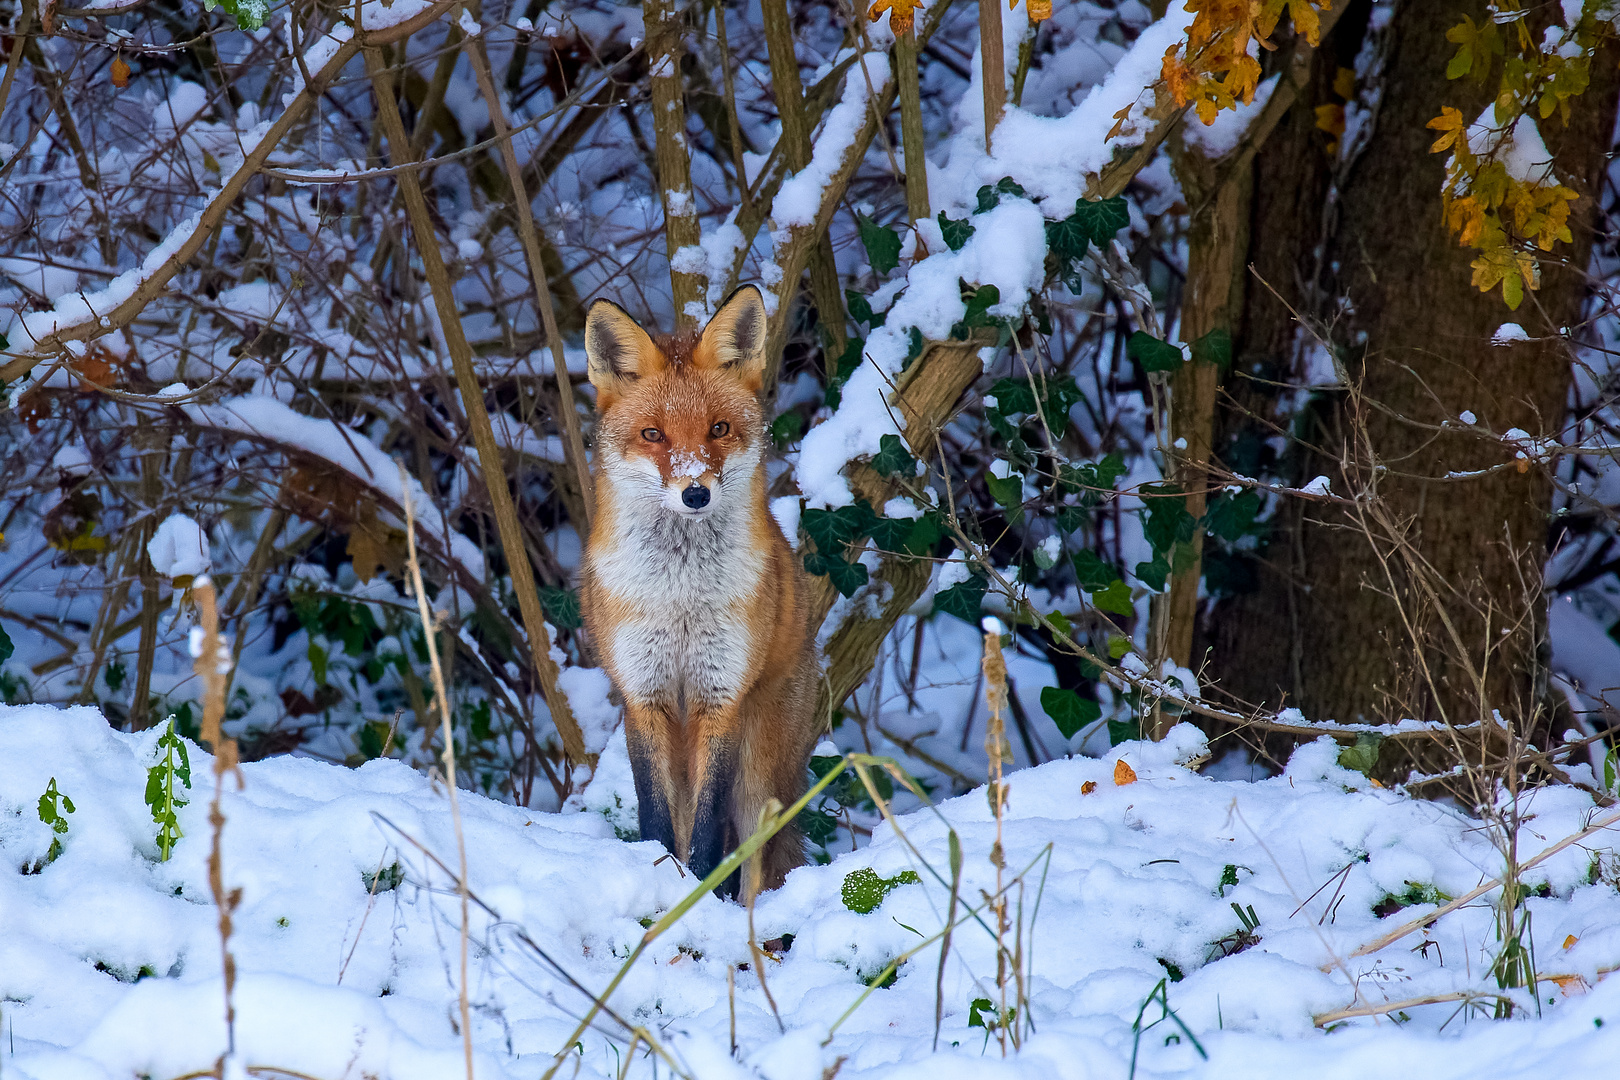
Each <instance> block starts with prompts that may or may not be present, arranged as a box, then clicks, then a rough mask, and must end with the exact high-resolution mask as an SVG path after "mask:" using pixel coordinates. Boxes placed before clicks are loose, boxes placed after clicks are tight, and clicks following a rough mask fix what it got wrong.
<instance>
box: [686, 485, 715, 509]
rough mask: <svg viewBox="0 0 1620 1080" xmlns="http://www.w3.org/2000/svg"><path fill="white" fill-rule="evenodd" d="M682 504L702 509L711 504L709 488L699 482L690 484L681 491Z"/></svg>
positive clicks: (690, 507)
mask: <svg viewBox="0 0 1620 1080" xmlns="http://www.w3.org/2000/svg"><path fill="white" fill-rule="evenodd" d="M681 504H682V505H684V506H685V507H686V508H687V509H689V510H702V509H703V508H704V507H705V506H708V505H709V489H708V488H706V487H704V486H703V485H702V484H698V483H692V484H688V485H687V486H686V490H684V491H682V492H681Z"/></svg>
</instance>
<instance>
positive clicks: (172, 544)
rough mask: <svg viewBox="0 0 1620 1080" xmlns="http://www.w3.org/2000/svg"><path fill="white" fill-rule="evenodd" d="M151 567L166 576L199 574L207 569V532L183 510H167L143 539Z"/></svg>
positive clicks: (196, 575)
mask: <svg viewBox="0 0 1620 1080" xmlns="http://www.w3.org/2000/svg"><path fill="white" fill-rule="evenodd" d="M146 557H147V558H149V559H151V560H152V569H154V570H156V571H157V572H158V573H159V574H161V575H163V576H164V577H166V578H182V577H200V576H202V575H203V574H206V573H208V569H209V567H210V565H212V564H211V561H210V559H209V555H208V534H207V533H205V532H203V529H202V526H201V525H198V524H197V523H196V522H195V521H193V520H192V519H191V518H189V517H187V516H186V515H184V514H170V515H169V516H168V517H167V518H165V519H164V520H163V523H162V524H161V525H159V526H158V527H157V532H155V533H153V534H152V539H150V540H148V541H147V543H146Z"/></svg>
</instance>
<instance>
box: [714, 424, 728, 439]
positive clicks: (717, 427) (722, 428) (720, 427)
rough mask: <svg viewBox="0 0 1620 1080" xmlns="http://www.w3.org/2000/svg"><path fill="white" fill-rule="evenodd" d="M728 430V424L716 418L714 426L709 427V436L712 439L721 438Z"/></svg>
mask: <svg viewBox="0 0 1620 1080" xmlns="http://www.w3.org/2000/svg"><path fill="white" fill-rule="evenodd" d="M730 430H731V425H730V424H728V423H726V422H725V421H724V420H716V421H715V422H714V427H712V428H710V429H709V437H710V438H714V439H723V438H725V437H726V433H727V432H729V431H730Z"/></svg>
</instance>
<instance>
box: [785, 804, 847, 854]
mask: <svg viewBox="0 0 1620 1080" xmlns="http://www.w3.org/2000/svg"><path fill="white" fill-rule="evenodd" d="M794 820H795V821H797V822H798V825H799V832H801V833H802V834H804V838H805V839H806V840H808V841H810V842H811V843H812V844H814V845H815V846H816V847H826V846H827V844H828V843H829V842H830V841H831V840H833V838H835V837H836V836H837V835H838V817H837V816H836V815H835V814H833V813H831V812H830V811H827V810H817V809H814V808H812V807H809V806H807V807H805V808H804V809H803V810H800V811H799V816H798V817H797V818H796V819H794Z"/></svg>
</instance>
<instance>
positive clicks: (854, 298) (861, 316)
mask: <svg viewBox="0 0 1620 1080" xmlns="http://www.w3.org/2000/svg"><path fill="white" fill-rule="evenodd" d="M844 303H845V305H846V306H847V307H848V308H849V317H850V318H852V319H854V320H855V321H856V322H858V323H866V324H868V325H870V326H873V327H878V326H882V325H883V316H882V315H879V314H877V313H876V312H874V311H873V310H872V301H871V300H869V299H868V298H867V297H866V296H865V295H864V294H862V293H858V292H856V291H855V290H854V289H845V290H844Z"/></svg>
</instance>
